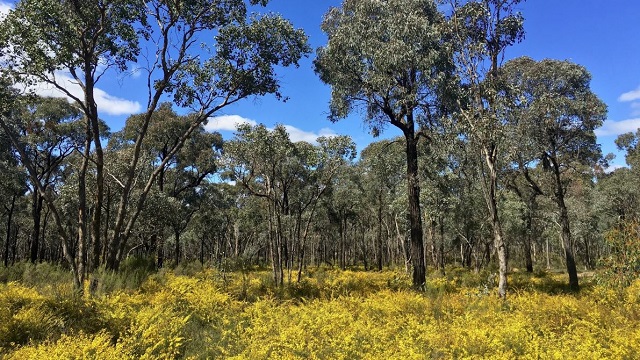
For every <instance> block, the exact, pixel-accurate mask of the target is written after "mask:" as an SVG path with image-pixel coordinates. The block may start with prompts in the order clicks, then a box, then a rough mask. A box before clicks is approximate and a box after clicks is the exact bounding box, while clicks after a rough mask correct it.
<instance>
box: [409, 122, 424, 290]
mask: <svg viewBox="0 0 640 360" xmlns="http://www.w3.org/2000/svg"><path fill="white" fill-rule="evenodd" d="M405 140H406V146H407V149H406V152H407V188H408V198H409V214H408V215H409V226H410V228H411V265H412V266H413V274H412V282H413V287H414V288H416V289H419V290H423V289H424V286H425V282H426V266H425V261H424V243H423V241H422V215H421V210H420V180H419V178H418V147H417V146H418V140H417V139H416V137H415V134H414V130H413V121H411V127H410V129H406V131H405Z"/></svg>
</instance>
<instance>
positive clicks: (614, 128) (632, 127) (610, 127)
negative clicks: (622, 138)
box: [595, 118, 640, 136]
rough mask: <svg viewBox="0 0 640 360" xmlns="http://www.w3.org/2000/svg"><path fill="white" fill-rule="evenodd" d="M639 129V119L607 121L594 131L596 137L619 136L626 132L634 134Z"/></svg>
mask: <svg viewBox="0 0 640 360" xmlns="http://www.w3.org/2000/svg"><path fill="white" fill-rule="evenodd" d="M638 128H640V118H635V119H627V120H621V121H611V120H607V121H605V122H604V124H603V125H602V127H600V128H598V129H596V131H595V133H596V135H597V136H612V135H620V134H624V133H628V132H636V131H637V130H638Z"/></svg>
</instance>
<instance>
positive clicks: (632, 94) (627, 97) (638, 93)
mask: <svg viewBox="0 0 640 360" xmlns="http://www.w3.org/2000/svg"><path fill="white" fill-rule="evenodd" d="M635 100H640V87H639V88H637V89H635V90H632V91H629V92H626V93H624V94H622V95H620V97H619V98H618V101H621V102H629V101H635Z"/></svg>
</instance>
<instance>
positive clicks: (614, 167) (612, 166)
mask: <svg viewBox="0 0 640 360" xmlns="http://www.w3.org/2000/svg"><path fill="white" fill-rule="evenodd" d="M625 167H627V166H625V165H619V164H609V167H607V168H606V169H604V172H605V173H607V174H610V173H612V172H614V171H616V170H618V169H622V168H625Z"/></svg>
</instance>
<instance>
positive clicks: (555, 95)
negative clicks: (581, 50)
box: [503, 57, 607, 290]
mask: <svg viewBox="0 0 640 360" xmlns="http://www.w3.org/2000/svg"><path fill="white" fill-rule="evenodd" d="M503 71H504V76H505V78H506V81H507V82H508V83H509V84H511V85H513V88H515V89H517V90H515V92H516V94H515V95H514V96H513V98H514V100H515V106H516V107H515V114H514V116H515V117H516V118H517V119H518V126H519V127H520V129H521V131H522V132H523V133H524V134H525V135H526V136H527V137H528V138H529V139H530V141H531V142H532V144H533V146H534V147H535V149H536V150H537V153H538V154H540V155H539V160H540V162H541V164H542V166H543V168H544V169H545V170H547V171H548V173H549V174H550V175H551V179H552V180H553V181H552V184H553V188H552V190H551V191H550V193H552V194H553V198H554V200H555V202H556V204H557V208H558V211H559V216H558V219H559V224H560V227H561V237H562V244H563V248H564V253H565V258H566V265H567V272H568V273H569V286H570V287H571V289H574V290H578V289H579V284H578V275H577V270H576V263H575V256H574V241H573V238H572V234H571V227H570V224H569V212H568V210H567V205H566V195H567V189H568V186H569V184H570V181H571V177H581V176H586V177H593V175H594V174H593V170H592V169H593V168H594V167H595V165H596V164H597V162H598V161H599V160H600V159H601V152H600V145H599V144H597V143H596V135H595V133H594V130H595V129H596V128H598V127H600V126H601V125H602V123H603V121H604V118H605V117H606V113H607V108H606V105H605V104H604V103H603V102H602V101H601V100H600V99H599V98H598V97H597V95H596V94H594V93H593V92H592V91H591V89H590V86H589V84H590V82H591V75H590V74H589V72H588V71H587V70H586V69H585V68H584V67H583V66H580V65H577V64H573V63H571V62H569V61H558V60H543V61H540V62H536V61H534V60H532V59H530V58H526V57H523V58H518V59H515V60H512V61H510V62H509V63H507V64H506V65H505V66H504V69H503Z"/></svg>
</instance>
